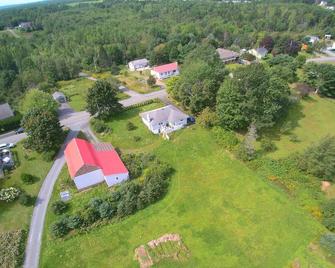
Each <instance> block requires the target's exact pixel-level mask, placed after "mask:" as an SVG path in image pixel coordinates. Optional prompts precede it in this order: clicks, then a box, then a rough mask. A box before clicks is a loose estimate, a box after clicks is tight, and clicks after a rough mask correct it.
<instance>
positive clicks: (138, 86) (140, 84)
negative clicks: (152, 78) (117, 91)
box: [115, 69, 160, 93]
mask: <svg viewBox="0 0 335 268" xmlns="http://www.w3.org/2000/svg"><path fill="white" fill-rule="evenodd" d="M149 75H150V71H149V70H145V71H143V72H142V73H140V72H131V71H129V70H126V69H125V70H124V71H123V72H121V73H120V74H119V75H116V76H115V77H116V78H117V79H118V80H120V81H121V82H122V83H123V84H124V85H125V86H126V87H128V88H129V89H131V90H134V91H137V92H138V93H149V92H153V91H156V90H160V87H159V86H156V85H155V86H152V87H150V86H148V84H147V82H146V81H147V79H148V77H149Z"/></svg>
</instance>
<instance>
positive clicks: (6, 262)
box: [0, 229, 27, 268]
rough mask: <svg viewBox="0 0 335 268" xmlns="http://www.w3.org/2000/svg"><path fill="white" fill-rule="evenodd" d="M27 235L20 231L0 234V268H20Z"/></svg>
mask: <svg viewBox="0 0 335 268" xmlns="http://www.w3.org/2000/svg"><path fill="white" fill-rule="evenodd" d="M26 237H27V233H26V231H24V230H22V229H20V230H16V231H9V232H5V233H0V267H8V268H10V267H13V268H14V267H20V266H21V265H22V263H23V255H24V249H25V241H26Z"/></svg>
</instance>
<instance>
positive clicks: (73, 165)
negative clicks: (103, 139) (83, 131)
mask: <svg viewBox="0 0 335 268" xmlns="http://www.w3.org/2000/svg"><path fill="white" fill-rule="evenodd" d="M64 154H65V159H66V162H67V166H68V170H69V173H70V176H71V178H72V179H73V181H74V183H75V185H76V187H77V189H78V190H83V189H86V188H89V187H92V186H94V185H97V184H99V183H102V182H106V184H107V185H108V186H109V187H110V186H113V185H115V184H118V183H120V182H123V181H125V180H127V179H128V178H129V172H128V170H127V168H126V167H125V165H124V164H123V162H122V161H121V159H120V157H119V155H118V154H117V152H116V151H115V150H114V149H113V147H112V146H111V145H110V144H107V143H97V144H91V143H89V142H88V141H86V140H83V139H77V138H76V139H73V140H72V141H71V142H70V143H69V144H68V145H67V146H66V149H65V153H64Z"/></svg>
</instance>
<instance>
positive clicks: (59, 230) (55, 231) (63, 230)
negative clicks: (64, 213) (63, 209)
mask: <svg viewBox="0 0 335 268" xmlns="http://www.w3.org/2000/svg"><path fill="white" fill-rule="evenodd" d="M69 232H70V228H69V227H68V218H66V217H64V218H61V219H60V220H58V221H56V222H55V223H53V224H52V225H51V233H52V235H53V236H54V237H56V238H59V237H64V236H65V235H67V234H68V233H69Z"/></svg>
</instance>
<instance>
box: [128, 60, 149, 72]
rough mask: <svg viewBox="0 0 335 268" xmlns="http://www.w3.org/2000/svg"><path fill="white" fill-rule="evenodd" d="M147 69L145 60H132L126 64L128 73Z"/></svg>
mask: <svg viewBox="0 0 335 268" xmlns="http://www.w3.org/2000/svg"><path fill="white" fill-rule="evenodd" d="M148 67H149V61H148V60H147V59H138V60H133V61H130V62H129V63H128V68H129V70H130V71H137V70H142V69H145V68H148Z"/></svg>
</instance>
